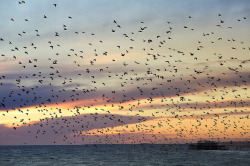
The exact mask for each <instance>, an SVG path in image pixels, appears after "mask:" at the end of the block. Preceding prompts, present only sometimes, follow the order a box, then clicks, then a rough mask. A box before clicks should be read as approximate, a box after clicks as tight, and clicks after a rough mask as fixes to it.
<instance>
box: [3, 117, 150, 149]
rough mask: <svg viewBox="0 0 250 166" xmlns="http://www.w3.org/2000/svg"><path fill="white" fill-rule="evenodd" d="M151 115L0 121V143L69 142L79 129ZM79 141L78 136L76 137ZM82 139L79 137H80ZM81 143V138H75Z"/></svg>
mask: <svg viewBox="0 0 250 166" xmlns="http://www.w3.org/2000/svg"><path fill="white" fill-rule="evenodd" d="M152 119H154V118H152V117H140V116H138V117H135V116H122V115H112V114H85V115H79V116H72V117H63V118H55V119H50V120H46V119H44V120H43V121H40V122H35V123H33V124H31V125H30V126H29V125H26V126H21V127H17V128H16V130H14V129H13V128H9V127H6V126H4V125H0V132H1V135H0V144H2V145H13V144H16V145H23V144H24V143H25V142H26V143H27V144H45V145H46V144H54V141H56V144H70V143H74V141H75V140H74V139H75V137H77V138H79V137H81V136H80V135H79V132H81V133H83V134H84V131H88V130H92V129H101V128H105V127H115V126H124V125H127V124H133V123H140V122H145V121H147V120H152ZM78 141H79V140H78ZM80 141H81V139H80ZM77 144H81V142H77Z"/></svg>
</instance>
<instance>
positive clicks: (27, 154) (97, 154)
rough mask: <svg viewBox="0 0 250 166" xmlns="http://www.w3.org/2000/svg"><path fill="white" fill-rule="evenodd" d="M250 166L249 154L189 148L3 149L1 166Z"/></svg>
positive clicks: (57, 147)
mask: <svg viewBox="0 0 250 166" xmlns="http://www.w3.org/2000/svg"><path fill="white" fill-rule="evenodd" d="M12 165H13V166H19V165H20V166H53V165H60V166H63V165H69V166H74V165H77V166H80V165H83V166H84V165H93V166H97V165H107V166H111V165H115V166H122V165H124V166H127V165H133V166H140V165H142V166H147V165H166V166H182V165H183V166H184V165H185V166H186V165H190V166H210V165H211V166H222V165H225V166H250V150H227V151H204V150H202V151H196V150H188V147H187V145H97V146H95V145H82V146H0V166H12Z"/></svg>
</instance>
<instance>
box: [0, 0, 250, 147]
mask: <svg viewBox="0 0 250 166" xmlns="http://www.w3.org/2000/svg"><path fill="white" fill-rule="evenodd" d="M54 4H56V5H54ZM0 20H1V25H2V26H1V27H0V55H1V56H0V145H24V144H26V145H58V144H60V145H62V144H65V145H68V144H76V145H79V144H139V143H155V144H164V143H167V144H169V143H189V142H196V141H197V140H200V139H207V140H216V141H249V138H250V133H249V129H250V127H249V125H250V124H249V114H250V110H249V105H250V99H249V92H250V91H249V85H250V84H249V82H250V73H249V71H250V67H249V66H250V65H249V62H250V60H249V53H250V38H249V36H250V31H249V28H248V27H250V21H249V20H250V1H248V0H188V1H187V0H179V1H174V0H136V1H134V0H133V1H132V0H119V1H118V0H85V1H80V0H74V1H66V0H60V1H59V0H53V1H51V0H44V1H38V0H32V1H30V0H25V1H4V0H0Z"/></svg>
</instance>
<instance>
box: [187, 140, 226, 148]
mask: <svg viewBox="0 0 250 166" xmlns="http://www.w3.org/2000/svg"><path fill="white" fill-rule="evenodd" d="M189 149H190V150H228V147H226V146H225V145H218V142H215V141H206V140H201V141H198V142H197V144H190V145H189Z"/></svg>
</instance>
